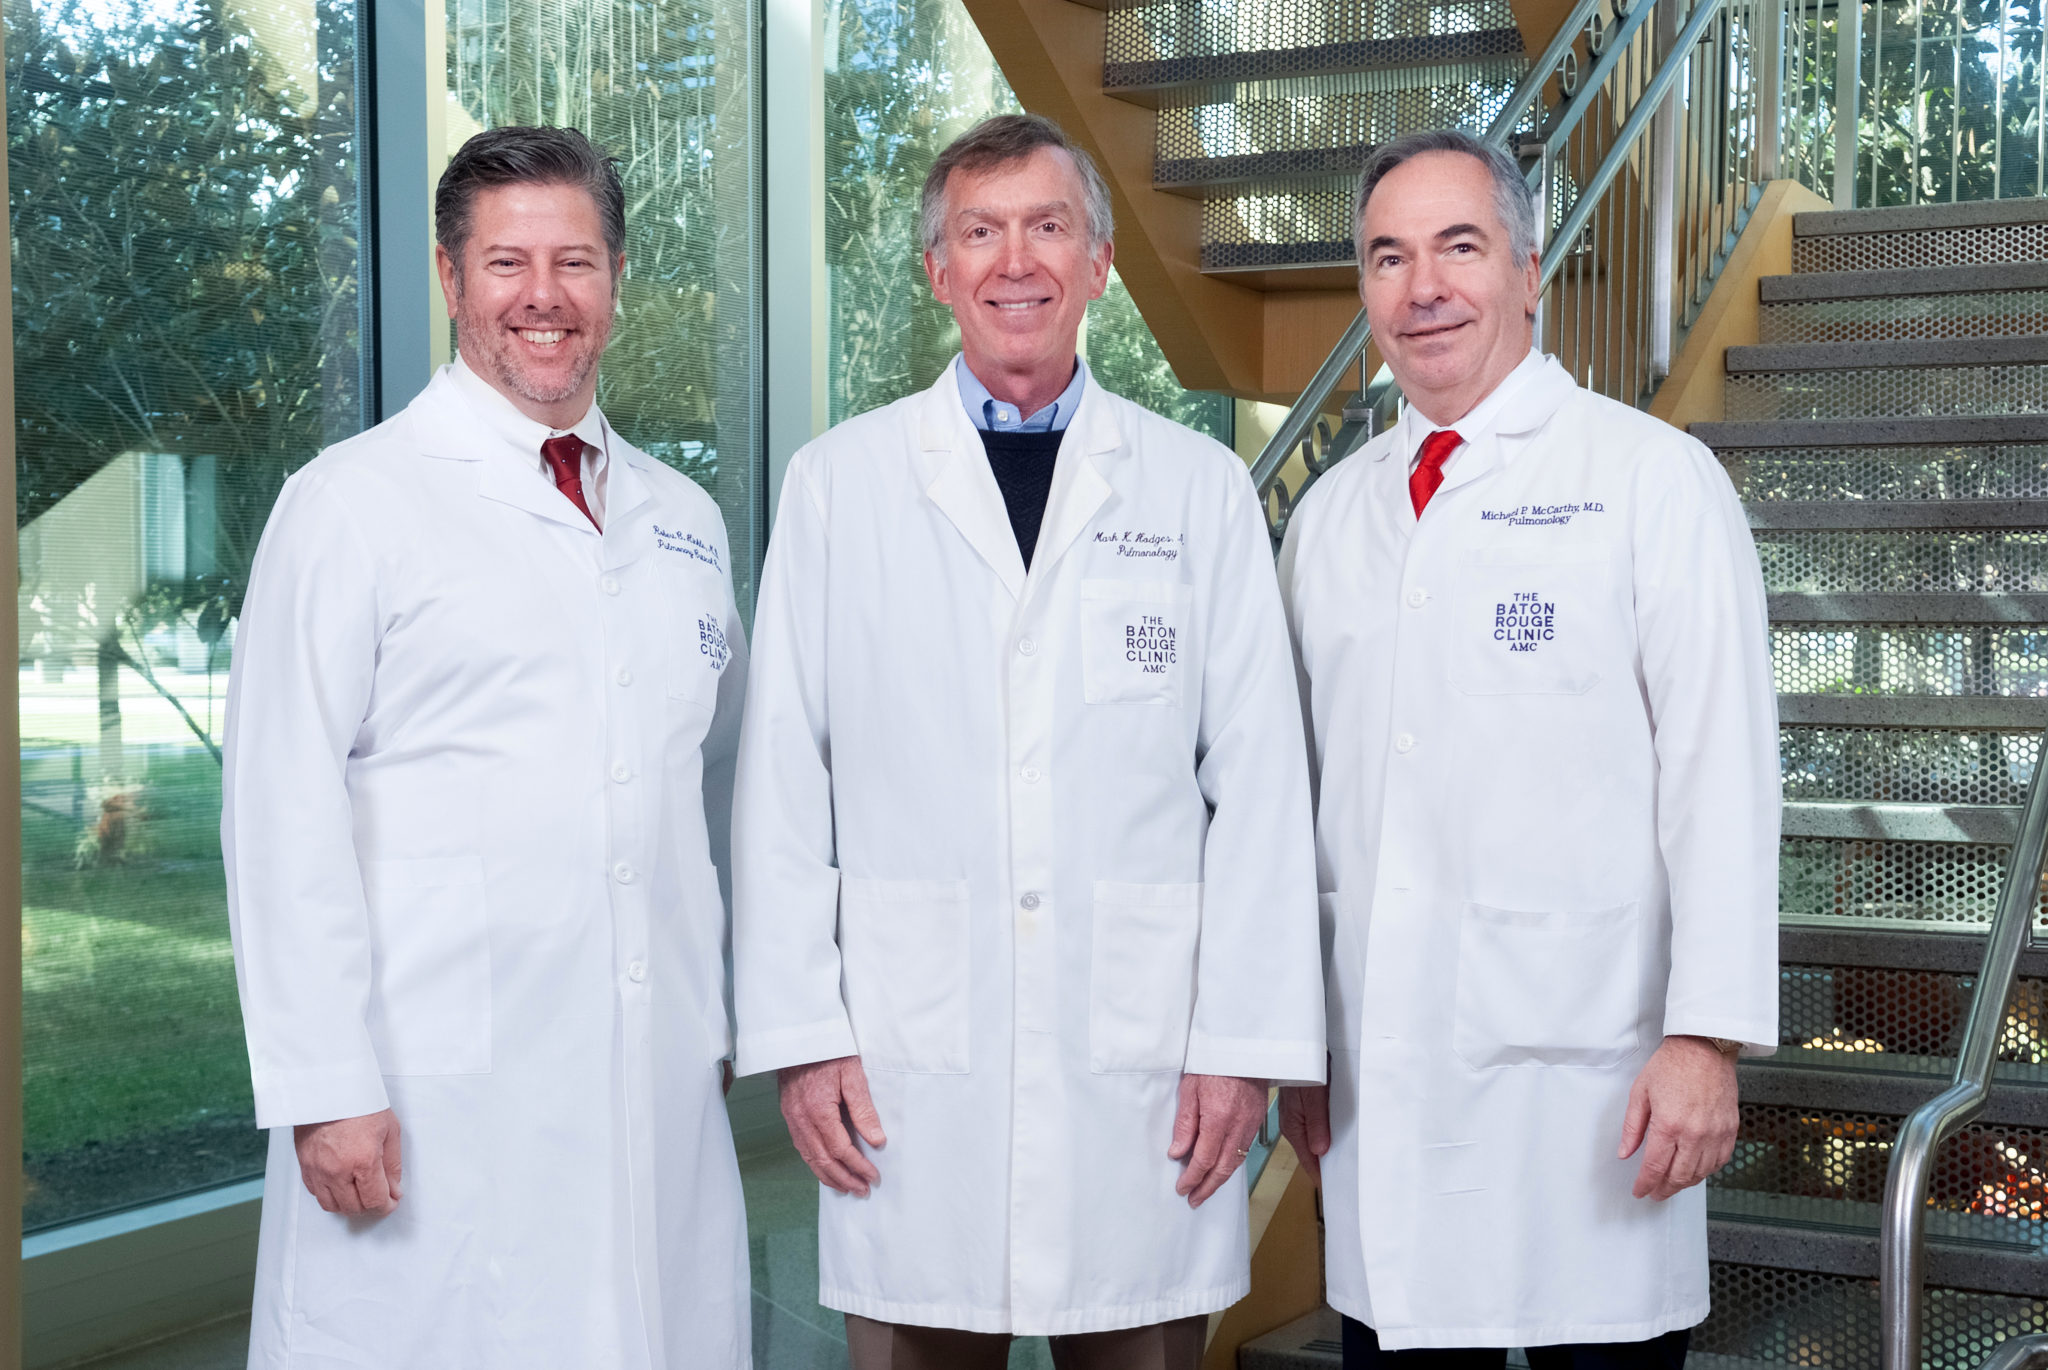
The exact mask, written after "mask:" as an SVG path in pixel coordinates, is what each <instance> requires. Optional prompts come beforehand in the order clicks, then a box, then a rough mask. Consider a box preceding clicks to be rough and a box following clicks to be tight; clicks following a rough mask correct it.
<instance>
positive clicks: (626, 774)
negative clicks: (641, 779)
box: [612, 761, 633, 785]
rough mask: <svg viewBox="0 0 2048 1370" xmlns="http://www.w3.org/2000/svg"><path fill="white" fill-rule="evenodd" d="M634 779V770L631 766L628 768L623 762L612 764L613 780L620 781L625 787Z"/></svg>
mask: <svg viewBox="0 0 2048 1370" xmlns="http://www.w3.org/2000/svg"><path fill="white" fill-rule="evenodd" d="M632 778H633V768H632V767H631V766H628V765H627V764H626V763H625V762H623V761H614V762H613V763H612V779H614V780H616V781H618V782H619V783H620V784H621V785H623V784H625V783H626V782H627V781H628V780H631V779H632Z"/></svg>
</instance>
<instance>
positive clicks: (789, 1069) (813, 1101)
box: [775, 1056, 889, 1198]
mask: <svg viewBox="0 0 2048 1370" xmlns="http://www.w3.org/2000/svg"><path fill="white" fill-rule="evenodd" d="M775 1078H776V1084H777V1087H778V1088H779V1089H780V1090H781V1093H782V1117H783V1121H785V1122H787V1123H788V1124H789V1139H790V1140H791V1141H793V1142H795V1143H796V1153H797V1155H799V1156H801V1157H803V1158H804V1164H805V1165H807V1166H809V1167H810V1168H811V1173H812V1174H813V1175H816V1176H817V1177H818V1180H819V1182H820V1183H821V1184H825V1185H828V1186H830V1187H831V1188H833V1189H836V1190H838V1191H839V1192H840V1193H841V1194H858V1195H860V1196H861V1197H862V1198H866V1197H867V1192H868V1186H869V1185H871V1184H873V1183H874V1182H875V1181H876V1180H879V1179H881V1178H882V1172H881V1171H879V1170H877V1169H875V1164H874V1162H873V1161H870V1160H869V1159H868V1158H867V1157H866V1156H864V1155H862V1154H861V1150H860V1148H859V1147H857V1146H855V1145H854V1143H853V1134H854V1133H856V1132H858V1133H859V1134H860V1139H861V1140H862V1141H864V1142H866V1143H867V1144H868V1145H869V1146H873V1147H879V1146H885V1145H887V1144H888V1141H889V1139H888V1138H887V1137H885V1136H884V1135H883V1134H882V1119H881V1117H880V1116H879V1115H878V1114H877V1113H876V1112H875V1103H874V1100H873V1099H871V1098H869V1097H868V1076H867V1072H866V1071H864V1070H862V1069H861V1068H860V1057H858V1056H841V1057H839V1058H837V1059H836V1060H831V1061H813V1062H811V1064H809V1065H804V1066H786V1067H784V1068H783V1069H782V1070H780V1071H777V1072H776V1077H775Z"/></svg>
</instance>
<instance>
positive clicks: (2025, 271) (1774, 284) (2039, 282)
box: [1757, 215, 2048, 305]
mask: <svg viewBox="0 0 2048 1370" xmlns="http://www.w3.org/2000/svg"><path fill="white" fill-rule="evenodd" d="M1799 217H1801V218H1805V217H1809V216H1805V215H1801V216H1799ZM2021 290H2048V262H1988V263H1985V262H1979V263H1975V264H1972V265H1968V266H1922V267H1902V268H1896V269H1893V270H1877V271H1807V272H1799V273H1795V274H1793V275H1790V276H1766V277H1764V278H1763V279H1762V280H1761V281H1759V282H1758V283H1757V297H1758V299H1759V300H1760V301H1761V302H1762V303H1764V304H1767V305H1770V304H1793V303H1801V302H1811V301H1816V300H1866V299H1891V298H1897V297H1900V296H1909V297H1910V296H1919V295H1991V294H2001V293H2004V292H2007V291H2021Z"/></svg>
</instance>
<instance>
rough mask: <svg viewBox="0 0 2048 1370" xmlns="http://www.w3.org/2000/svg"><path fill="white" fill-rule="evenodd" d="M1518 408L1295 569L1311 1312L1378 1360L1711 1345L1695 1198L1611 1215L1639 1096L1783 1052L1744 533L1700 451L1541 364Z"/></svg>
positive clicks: (1320, 516) (1342, 501)
mask: <svg viewBox="0 0 2048 1370" xmlns="http://www.w3.org/2000/svg"><path fill="white" fill-rule="evenodd" d="M1507 384H1512V385H1515V386H1517V387H1518V388H1517V389H1516V390H1515V391H1514V392H1513V393H1512V395H1510V396H1508V397H1506V401H1505V403H1504V405H1503V407H1502V408H1501V411H1500V417H1499V419H1498V422H1497V423H1496V424H1495V425H1493V430H1492V432H1491V433H1490V434H1483V435H1479V436H1477V437H1475V439H1474V441H1473V443H1472V445H1471V446H1469V447H1467V448H1465V449H1464V450H1463V451H1462V452H1461V453H1460V454H1459V455H1458V456H1457V457H1456V458H1455V459H1454V460H1453V461H1452V463H1451V466H1450V468H1449V470H1448V471H1447V473H1446V479H1445V481H1444V484H1443V487H1442V488H1441V489H1440V490H1439V491H1438V492H1437V494H1436V496H1435V498H1434V500H1433V501H1432V502H1431V503H1430V505H1429V507H1428V508H1427V510H1426V511H1425V512H1424V514H1423V516H1422V518H1421V520H1420V522H1419V523H1418V521H1417V519H1416V517H1415V514H1414V512H1413V508H1412V506H1411V504H1410V502H1409V495H1408V475H1409V466H1408V461H1407V458H1408V456H1409V455H1410V454H1412V453H1413V452H1414V451H1415V449H1416V447H1417V445H1418V443H1419V441H1420V436H1421V433H1422V432H1423V431H1426V428H1427V425H1426V424H1425V423H1423V422H1422V421H1421V416H1420V415H1418V414H1416V413H1415V412H1414V411H1413V410H1412V409H1411V410H1410V411H1409V412H1408V414H1407V415H1405V416H1404V418H1403V420H1402V422H1401V423H1400V424H1399V425H1397V426H1396V427H1395V428H1394V429H1393V430H1391V431H1390V432H1389V433H1388V434H1385V435H1383V436H1381V437H1380V438H1378V439H1376V440H1374V441H1373V442H1371V443H1370V444H1368V445H1367V446H1366V447H1365V448H1363V449H1362V450H1361V451H1359V452H1358V453H1357V454H1356V455H1354V456H1353V457H1351V458H1350V459H1349V460H1347V461H1346V462H1344V463H1343V464H1342V465H1341V466H1339V467H1338V468H1337V469H1336V470H1335V471H1333V472H1332V473H1331V474H1330V475H1329V476H1327V477H1325V478H1324V479H1323V480H1322V481H1321V483H1319V484H1318V485H1317V486H1315V487H1314V488H1313V489H1312V490H1311V491H1310V492H1309V495H1308V496H1307V498H1306V499H1305V500H1304V501H1303V503H1302V505H1301V507H1300V509H1299V511H1298V512H1297V513H1296V515H1295V518H1294V521H1293V524H1292V526H1291V527H1290V528H1289V530H1288V538H1287V544H1286V547H1285V548H1284V550H1283V554H1282V557H1281V567H1280V571H1281V582H1282V589H1283V592H1284V593H1285V594H1286V596H1287V600H1288V608H1289V620H1290V625H1291V627H1292V630H1293V632H1294V637H1295V643H1296V649H1297V653H1298V658H1299V666H1300V671H1301V678H1302V689H1303V696H1304V708H1305V710H1306V711H1307V713H1308V715H1309V718H1310V721H1311V728H1312V731H1313V737H1314V756H1313V758H1312V765H1313V768H1314V770H1315V772H1316V775H1317V782H1318V790H1319V792H1318V802H1317V814H1316V832H1317V847H1318V866H1319V876H1320V881H1321V888H1322V890H1323V891H1324V893H1323V894H1322V912H1323V937H1324V943H1325V955H1326V957H1327V959H1328V975H1329V984H1328V1003H1329V1014H1330V1026H1329V1032H1330V1048H1331V1067H1330V1076H1331V1114H1332V1118H1331V1121H1332V1125H1333V1129H1334V1133H1335V1136H1334V1141H1333V1146H1332V1149H1331V1152H1330V1155H1329V1156H1328V1158H1327V1159H1325V1160H1324V1162H1323V1184H1324V1212H1325V1215H1326V1219H1327V1224H1328V1247H1327V1253H1328V1254H1327V1259H1328V1276H1329V1293H1330V1302H1331V1303H1332V1304H1333V1305H1335V1306H1336V1307H1337V1308H1338V1309H1339V1310H1340V1311H1342V1312H1344V1313H1348V1314H1350V1315H1351V1316H1353V1317H1355V1318H1358V1319H1359V1320H1361V1321H1363V1322H1365V1323H1366V1324H1367V1325H1369V1326H1371V1327H1374V1328H1376V1329H1377V1330H1378V1332H1379V1336H1380V1343H1381V1345H1382V1346H1384V1347H1386V1348H1387V1349H1389V1350H1397V1349H1406V1348H1410V1347H1479V1346H1530V1345H1552V1344H1556V1343H1562V1342H1584V1341H1636V1340H1642V1339H1646V1338H1649V1337H1653V1336H1656V1335H1659V1334H1661V1333H1663V1332H1666V1331H1669V1330H1672V1329H1675V1328H1681V1327H1690V1326H1692V1325H1693V1324H1695V1323H1697V1322H1699V1321H1700V1320H1701V1319H1702V1318H1704V1317H1705V1316H1706V1314H1707V1232H1706V1220H1705V1206H1706V1201H1705V1194H1704V1190H1703V1189H1702V1188H1700V1187H1695V1188H1693V1189H1690V1190H1686V1191H1684V1192H1683V1193H1681V1194H1679V1195H1678V1196H1677V1197H1675V1198H1672V1199H1670V1200H1669V1201H1667V1202H1662V1203H1659V1202H1656V1201H1653V1200H1648V1199H1643V1200H1638V1199H1635V1198H1633V1197H1631V1195H1630V1187H1631V1185H1632V1184H1633V1182H1634V1178H1635V1174H1636V1171H1637V1168H1638V1166H1639V1164H1640V1158H1637V1159H1634V1160H1617V1159H1616V1157H1615V1152H1616V1149H1617V1147H1618V1145H1619V1142H1620V1137H1621V1129H1622V1119H1623V1115H1624V1112H1625V1110H1626V1107H1627V1102H1628V1092H1629V1086H1630V1084H1631V1083H1632V1081H1633V1080H1634V1078H1635V1076H1636V1073H1637V1072H1638V1071H1639V1070H1640V1069H1641V1067H1642V1065H1643V1063H1644V1061H1646V1060H1647V1059H1648V1057H1649V1055H1650V1053H1651V1051H1653V1050H1654V1049H1655V1048H1656V1047H1657V1045H1658V1044H1659V1043H1660V1041H1661V1040H1662V1039H1663V1037H1664V1036H1665V1035H1666V1034H1667V1033H1668V1034H1678V1033H1691V1034H1698V1035H1702V1036H1712V1037H1728V1038H1734V1039H1737V1040H1739V1041H1742V1042H1744V1043H1746V1044H1749V1046H1748V1048H1747V1049H1749V1050H1754V1051H1756V1052H1759V1053H1762V1052H1768V1051H1770V1050H1771V1049H1773V1048H1774V1047H1775V1045H1776V1043H1777V1001H1778V975H1777V914H1776V908H1777V840H1778V782H1777V767H1778V754H1777V709H1776V697H1775V695H1774V694H1773V692H1772V677H1771V666H1770V656H1769V645H1768V640H1767V630H1766V627H1765V611H1764V592H1763V583H1762V577H1761V575H1760V574H1759V571H1758V566H1757V560H1756V553H1755V550H1754V548H1753V546H1752V544H1751V541H1750V537H1749V532H1748V528H1747V525H1746V522H1745V520H1744V518H1743V513H1742V509H1741V506H1740V505H1739V504H1738V502H1737V500H1736V497H1735V494H1734V492H1733V490H1732V488H1731V487H1730V485H1729V482H1728V479H1727V477H1726V476H1725V475H1724V474H1723V473H1722V471H1721V469H1720V467H1719V466H1718V465H1717V464H1716V462H1715V460H1714V458H1713V456H1712V454H1711V453H1709V452H1708V451H1707V449H1706V448H1704V447H1702V446H1701V445H1700V444H1699V443H1697V442H1694V441H1693V440H1691V439H1690V438H1688V437H1686V436H1685V435H1684V434H1682V433H1679V432H1677V431H1676V430H1674V429H1672V428H1670V427H1668V426H1666V425H1664V424H1662V423H1660V422H1658V421H1656V420H1654V419H1651V418H1649V417H1648V416H1646V415H1644V414H1641V413H1638V412H1637V411H1635V410H1633V409H1630V408H1628V407H1626V406H1624V405H1621V404H1617V403H1614V402H1613V401H1610V400H1607V399H1604V398H1602V397H1600V396H1598V395H1595V394H1591V393H1589V392H1587V391H1584V390H1581V389H1580V388H1579V387H1577V386H1576V385H1574V384H1573V383H1572V381H1571V379H1570V377H1569V376H1567V375H1566V374H1565V372H1564V370H1563V369H1562V368H1560V367H1559V366H1558V365H1557V364H1556V362H1554V361H1548V360H1543V359H1539V358H1534V357H1532V358H1531V360H1530V361H1529V362H1528V363H1526V364H1525V366H1524V367H1523V368H1521V369H1519V370H1518V371H1517V372H1516V373H1515V374H1514V375H1513V376H1511V377H1510V378H1509V381H1508V382H1507ZM1453 426H1454V427H1455V426H1456V425H1453ZM1524 605H1527V606H1532V607H1529V608H1522V607H1520V606H1524Z"/></svg>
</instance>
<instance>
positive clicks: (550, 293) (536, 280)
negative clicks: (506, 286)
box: [524, 263, 562, 309]
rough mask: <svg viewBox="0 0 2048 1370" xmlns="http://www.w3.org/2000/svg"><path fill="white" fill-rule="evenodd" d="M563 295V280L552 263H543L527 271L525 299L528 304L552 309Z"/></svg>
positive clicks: (536, 307)
mask: <svg viewBox="0 0 2048 1370" xmlns="http://www.w3.org/2000/svg"><path fill="white" fill-rule="evenodd" d="M561 295H562V282H561V279H560V278H559V277H558V276H556V274H555V268H554V267H553V266H552V265H550V264H547V263H541V264H539V265H536V266H535V267H534V268H533V270H532V271H530V272H529V273H527V277H526V299H525V301H524V302H525V303H526V304H527V305H529V306H531V307H532V308H535V309H551V308H553V307H554V305H555V302H556V301H557V300H559V299H560V298H561Z"/></svg>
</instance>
